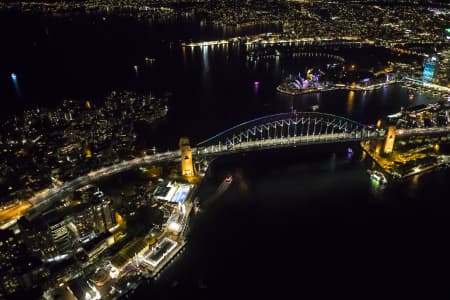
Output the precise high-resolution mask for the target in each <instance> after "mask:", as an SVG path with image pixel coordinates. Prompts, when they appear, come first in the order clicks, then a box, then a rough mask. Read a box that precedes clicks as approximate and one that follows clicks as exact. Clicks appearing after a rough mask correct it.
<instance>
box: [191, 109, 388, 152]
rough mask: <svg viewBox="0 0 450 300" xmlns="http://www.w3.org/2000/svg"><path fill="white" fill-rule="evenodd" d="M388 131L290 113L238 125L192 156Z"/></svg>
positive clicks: (316, 114)
mask: <svg viewBox="0 0 450 300" xmlns="http://www.w3.org/2000/svg"><path fill="white" fill-rule="evenodd" d="M385 134H386V133H385V131H384V130H378V129H376V128H375V127H373V126H366V125H364V124H361V123H359V122H356V121H353V120H350V119H347V118H344V117H340V116H336V115H332V114H326V113H319V112H295V111H294V112H289V113H280V114H274V115H269V116H264V117H261V118H257V119H254V120H251V121H248V122H244V123H241V124H238V125H236V126H234V127H231V128H229V129H227V130H225V131H222V132H220V133H218V134H216V135H215V136H213V137H211V138H209V139H207V140H205V141H202V142H200V143H198V144H197V147H196V148H193V149H192V152H193V153H194V154H196V155H199V156H211V155H214V156H217V155H221V154H226V153H230V152H241V151H253V150H259V149H260V150H263V149H271V148H280V147H289V146H296V145H306V144H325V143H336V142H352V141H362V140H368V139H377V138H383V137H384V136H385Z"/></svg>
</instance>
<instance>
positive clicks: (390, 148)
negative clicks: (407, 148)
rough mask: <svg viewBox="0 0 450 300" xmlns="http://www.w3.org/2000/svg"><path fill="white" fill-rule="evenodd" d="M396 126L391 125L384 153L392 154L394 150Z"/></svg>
mask: <svg viewBox="0 0 450 300" xmlns="http://www.w3.org/2000/svg"><path fill="white" fill-rule="evenodd" d="M395 129H396V128H395V126H389V127H388V132H387V135H386V141H385V142H384V149H383V152H384V154H388V155H389V154H391V153H392V151H393V150H394V143H395Z"/></svg>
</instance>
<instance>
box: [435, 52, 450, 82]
mask: <svg viewBox="0 0 450 300" xmlns="http://www.w3.org/2000/svg"><path fill="white" fill-rule="evenodd" d="M438 69H439V72H438V74H437V81H438V83H439V84H440V85H443V86H450V48H449V49H445V50H442V51H441V53H440V54H439V66H438Z"/></svg>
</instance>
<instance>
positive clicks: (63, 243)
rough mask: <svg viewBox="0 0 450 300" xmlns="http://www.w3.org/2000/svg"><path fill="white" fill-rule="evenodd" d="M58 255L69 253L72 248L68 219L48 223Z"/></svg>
mask: <svg viewBox="0 0 450 300" xmlns="http://www.w3.org/2000/svg"><path fill="white" fill-rule="evenodd" d="M48 231H49V233H50V235H51V237H52V239H53V245H54V246H55V248H56V249H55V250H56V251H55V253H56V254H57V256H60V255H64V254H68V253H69V252H70V251H71V249H72V237H71V233H70V232H69V229H68V228H67V221H66V219H56V220H54V221H52V222H49V224H48Z"/></svg>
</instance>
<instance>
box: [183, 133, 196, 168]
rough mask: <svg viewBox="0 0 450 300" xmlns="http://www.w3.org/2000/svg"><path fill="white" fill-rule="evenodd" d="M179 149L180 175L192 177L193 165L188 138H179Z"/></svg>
mask: <svg viewBox="0 0 450 300" xmlns="http://www.w3.org/2000/svg"><path fill="white" fill-rule="evenodd" d="M180 151H181V175H183V176H185V177H192V176H194V175H195V173H194V165H193V163H192V150H191V146H190V144H189V138H187V137H182V138H180Z"/></svg>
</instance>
